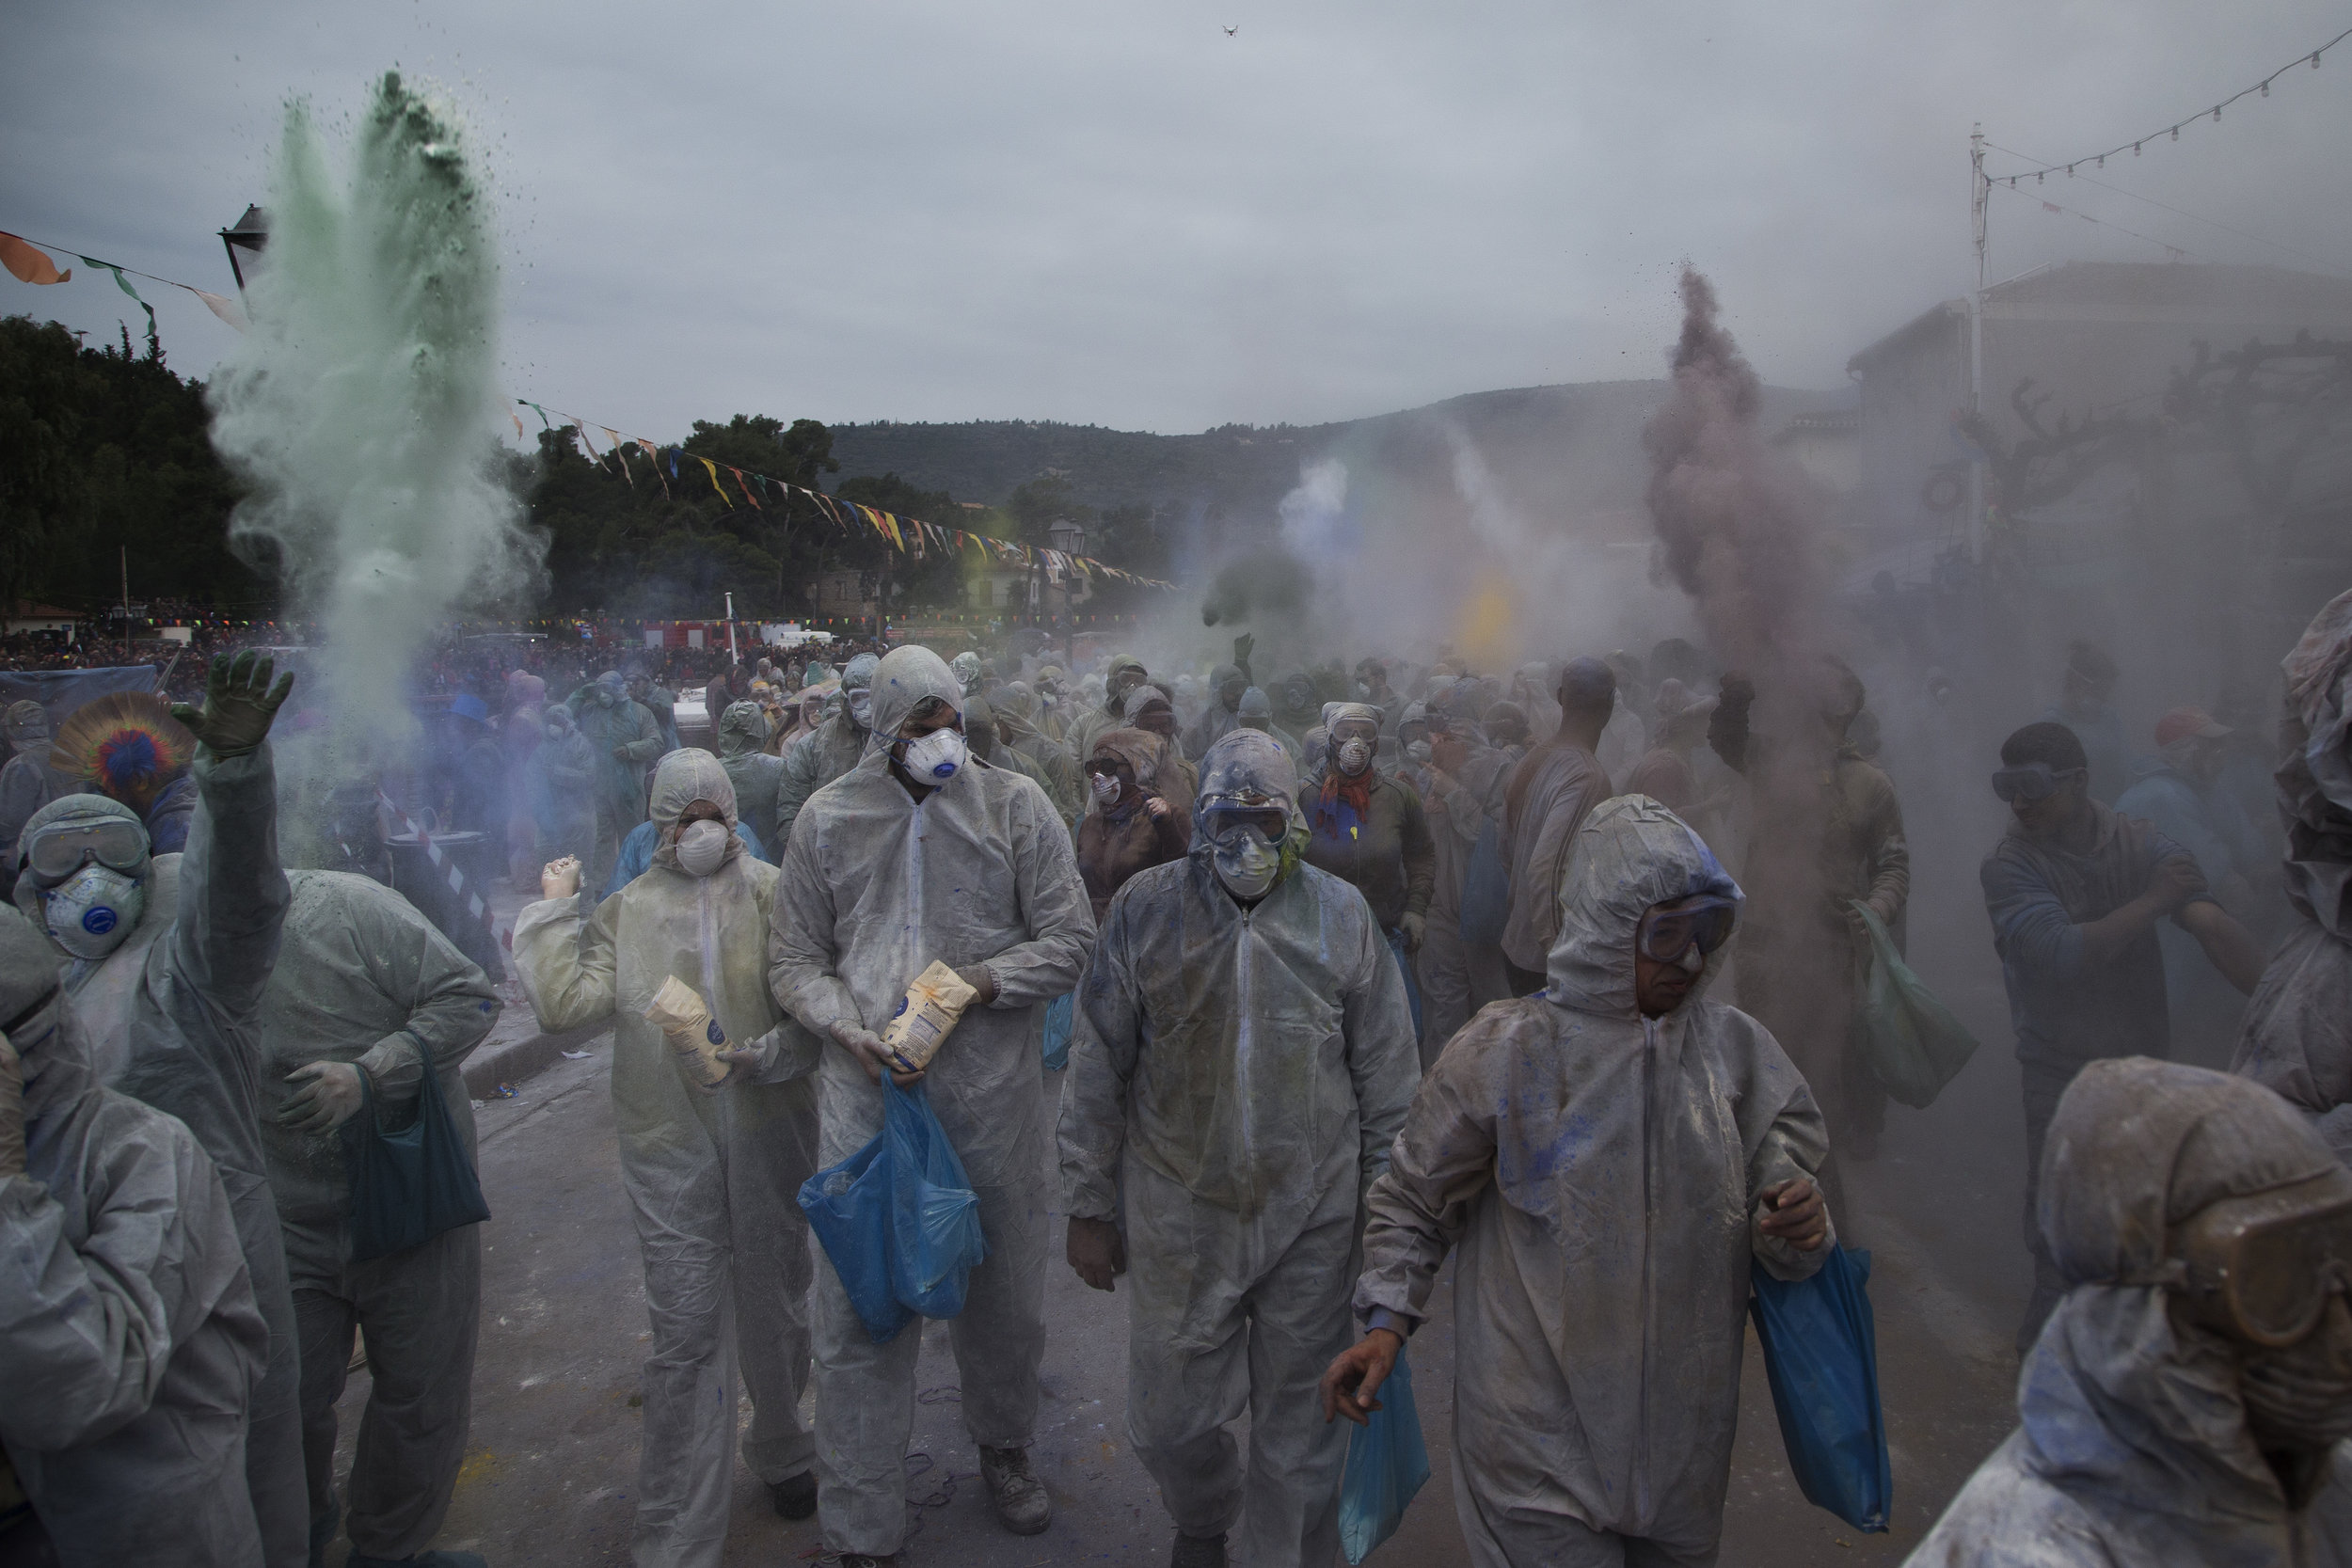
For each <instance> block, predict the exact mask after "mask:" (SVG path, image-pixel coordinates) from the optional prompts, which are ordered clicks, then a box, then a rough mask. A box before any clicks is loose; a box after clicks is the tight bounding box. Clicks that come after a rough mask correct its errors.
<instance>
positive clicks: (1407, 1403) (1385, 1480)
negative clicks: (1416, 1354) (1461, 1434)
mask: <svg viewBox="0 0 2352 1568" xmlns="http://www.w3.org/2000/svg"><path fill="white" fill-rule="evenodd" d="M1375 1398H1376V1399H1378V1400H1379V1402H1380V1408H1379V1409H1377V1410H1375V1411H1374V1412H1373V1413H1372V1415H1371V1416H1370V1417H1369V1418H1367V1419H1366V1420H1365V1422H1364V1424H1363V1425H1362V1426H1359V1427H1358V1428H1356V1429H1355V1431H1354V1432H1352V1433H1349V1434H1348V1439H1347V1475H1346V1478H1345V1479H1344V1480H1343V1481H1341V1482H1340V1547H1341V1549H1342V1550H1343V1551H1344V1552H1346V1553H1347V1560H1348V1561H1350V1562H1361V1561H1363V1560H1364V1559H1366V1558H1368V1557H1370V1556H1371V1555H1372V1549H1373V1548H1374V1547H1375V1546H1377V1545H1379V1544H1380V1543H1381V1542H1383V1541H1386V1540H1387V1539H1388V1538H1389V1537H1390V1536H1391V1535H1394V1534H1395V1533H1396V1527H1397V1525H1398V1524H1399V1523H1400V1522H1401V1521H1402V1520H1403V1519H1404V1517H1405V1508H1406V1504H1407V1503H1410V1502H1411V1501H1412V1500H1413V1494H1414V1493H1416V1492H1418V1491H1420V1490H1421V1483H1422V1481H1427V1480H1428V1479H1429V1449H1427V1448H1426V1447H1424V1446H1423V1445H1422V1440H1421V1413H1420V1412H1419V1411H1418V1410H1416V1409H1415V1408H1414V1407H1413V1370H1412V1369H1411V1368H1410V1367H1408V1366H1407V1365H1406V1353H1405V1352H1404V1351H1403V1350H1401V1349H1400V1350H1399V1351H1398V1352H1397V1353H1396V1369H1395V1370H1393V1371H1391V1372H1390V1373H1389V1377H1388V1381H1387V1382H1385V1383H1383V1384H1381V1385H1380V1386H1379V1389H1378V1390H1377V1391H1376V1393H1375Z"/></svg>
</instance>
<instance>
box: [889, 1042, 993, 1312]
mask: <svg viewBox="0 0 2352 1568" xmlns="http://www.w3.org/2000/svg"><path fill="white" fill-rule="evenodd" d="M882 1137H883V1138H884V1139H885V1140H887V1141H888V1144H889V1159H890V1164H891V1180H890V1192H891V1214H890V1283H891V1288H892V1291H893V1293H895V1294H896V1295H897V1297H898V1305H899V1306H901V1307H906V1308H908V1309H909V1310H911V1311H914V1312H920V1313H921V1314H922V1315H923V1316H925V1317H927V1318H952V1317H954V1316H956V1315H957V1314H958V1313H960V1312H961V1311H962V1310H963V1290H964V1285H965V1283H966V1282H967V1281H968V1280H969V1279H970V1278H971V1275H972V1267H973V1265H974V1264H976V1263H977V1262H979V1261H980V1260H981V1259H984V1258H986V1257H987V1256H988V1241H987V1239H986V1238H985V1237H983V1236H982V1235H981V1234H980V1199H979V1195H978V1194H977V1193H975V1192H974V1191H973V1190H972V1179H971V1178H970V1177H968V1176H966V1175H964V1173H963V1162H962V1161H961V1160H960V1159H958V1158H957V1157H956V1148H955V1145H953V1144H951V1143H949V1142H948V1141H947V1130H946V1128H944V1127H942V1126H940V1125H939V1117H937V1116H935V1115H933V1114H932V1112H931V1102H930V1097H929V1096H927V1095H925V1094H924V1092H923V1085H920V1084H917V1085H914V1087H913V1088H911V1089H901V1088H899V1087H898V1085H896V1084H893V1083H892V1082H891V1081H890V1080H889V1079H888V1078H887V1077H885V1078H883V1080H882Z"/></svg>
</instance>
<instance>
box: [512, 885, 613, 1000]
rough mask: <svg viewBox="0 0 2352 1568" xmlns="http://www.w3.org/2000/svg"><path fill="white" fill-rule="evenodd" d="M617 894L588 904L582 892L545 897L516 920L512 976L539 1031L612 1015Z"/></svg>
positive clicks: (526, 907) (587, 896)
mask: <svg viewBox="0 0 2352 1568" xmlns="http://www.w3.org/2000/svg"><path fill="white" fill-rule="evenodd" d="M621 896H622V895H619V894H617V893H616V894H614V895H612V897H610V898H607V899H606V900H605V901H604V902H603V903H601V904H597V905H593V906H592V905H591V904H590V903H589V902H588V900H589V897H590V895H588V894H587V893H585V892H581V893H577V894H572V895H567V896H565V897H562V898H547V899H542V900H541V901H540V902H538V903H536V904H527V905H525V906H524V907H523V911H522V913H520V914H518V915H516V917H515V973H516V974H518V975H520V976H521V978H522V984H523V995H524V996H526V997H527V998H529V999H530V1002H531V1010H532V1013H533V1014H535V1015H536V1016H537V1018H538V1020H539V1027H540V1028H542V1029H546V1030H548V1031H549V1032H551V1033H561V1032H562V1031H564V1030H566V1029H580V1028H584V1027H586V1026H587V1025H589V1024H591V1023H596V1022H601V1021H602V1020H604V1019H607V1018H610V1017H611V1016H612V1009H613V1007H614V1006H615V1005H616V1001H617V995H618V990H617V983H616V981H615V978H614V976H615V974H616V972H617V971H616V965H615V963H614V961H613V937H614V933H615V931H616V929H617V928H618V927H619V924H620V916H621Z"/></svg>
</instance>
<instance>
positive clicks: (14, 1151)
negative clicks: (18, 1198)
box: [0, 1035, 24, 1181]
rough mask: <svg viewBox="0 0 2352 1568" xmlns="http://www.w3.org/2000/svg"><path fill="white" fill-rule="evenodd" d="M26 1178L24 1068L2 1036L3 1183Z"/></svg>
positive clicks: (0, 1114)
mask: <svg viewBox="0 0 2352 1568" xmlns="http://www.w3.org/2000/svg"><path fill="white" fill-rule="evenodd" d="M22 1175H24V1063H23V1062H22V1061H19V1060H18V1059H17V1054H16V1047H14V1046H12V1045H10V1044H9V1043H8V1036H6V1035H0V1181H6V1180H8V1178H9V1177H11V1176H22Z"/></svg>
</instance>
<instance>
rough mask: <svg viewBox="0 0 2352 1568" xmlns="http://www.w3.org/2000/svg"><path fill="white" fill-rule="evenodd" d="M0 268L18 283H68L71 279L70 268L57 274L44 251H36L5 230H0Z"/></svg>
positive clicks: (71, 271) (55, 267)
mask: <svg viewBox="0 0 2352 1568" xmlns="http://www.w3.org/2000/svg"><path fill="white" fill-rule="evenodd" d="M0 266H5V267H7V268H8V271H10V272H12V273H14V274H15V275H16V280H17V281H18V282H19V283H68V282H71V281H72V278H73V269H72V267H68V268H66V269H65V271H63V272H59V271H58V270H57V263H56V262H55V261H51V260H50V259H49V255H48V253H47V252H46V251H41V250H36V249H34V248H33V247H32V245H29V244H27V243H26V242H25V241H24V240H20V239H18V238H17V237H16V236H15V235H14V234H10V233H8V232H6V231H5V230H0Z"/></svg>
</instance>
